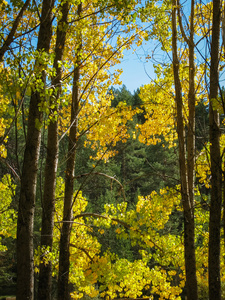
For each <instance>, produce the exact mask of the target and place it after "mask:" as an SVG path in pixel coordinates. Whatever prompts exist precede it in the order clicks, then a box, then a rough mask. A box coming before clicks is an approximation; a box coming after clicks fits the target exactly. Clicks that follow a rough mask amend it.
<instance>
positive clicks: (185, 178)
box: [172, 0, 198, 300]
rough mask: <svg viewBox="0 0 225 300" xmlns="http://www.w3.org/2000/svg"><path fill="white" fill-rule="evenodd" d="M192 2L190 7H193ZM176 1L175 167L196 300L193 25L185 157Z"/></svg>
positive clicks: (189, 284) (190, 290)
mask: <svg viewBox="0 0 225 300" xmlns="http://www.w3.org/2000/svg"><path fill="white" fill-rule="evenodd" d="M193 6H194V5H193V2H192V9H194V7H193ZM176 12H177V2H176V0H173V10H172V52H173V73H174V85H175V100H176V111H177V134H178V143H179V168H180V178H181V197H182V204H183V210H184V253H185V272H186V289H187V300H197V299H198V291H197V278H196V259H195V224H194V163H195V159H194V157H195V153H194V152H195V93H194V44H193V24H192V25H191V26H190V28H192V30H191V32H192V33H191V35H190V38H189V42H188V44H189V95H188V102H189V123H188V136H187V160H186V145H185V133H184V118H183V100H182V87H181V82H180V77H179V58H178V55H177V22H176V19H177V14H176Z"/></svg>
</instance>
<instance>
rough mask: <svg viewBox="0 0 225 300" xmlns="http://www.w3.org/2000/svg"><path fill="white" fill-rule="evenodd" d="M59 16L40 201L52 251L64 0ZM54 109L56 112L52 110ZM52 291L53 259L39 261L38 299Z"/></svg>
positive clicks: (45, 241)
mask: <svg viewBox="0 0 225 300" xmlns="http://www.w3.org/2000/svg"><path fill="white" fill-rule="evenodd" d="M61 12H62V18H61V19H60V21H59V23H58V27H57V37H56V46H55V59H54V65H53V67H54V69H55V70H56V75H55V77H54V78H53V79H52V86H54V87H55V90H56V95H54V97H53V98H52V99H51V105H54V108H53V111H52V117H53V119H52V120H51V122H50V124H49V126H48V142H47V158H46V166H45V184H44V196H43V203H42V206H43V207H42V229H41V247H44V248H47V247H48V249H49V251H52V242H53V227H54V210H55V186H56V172H57V166H58V121H57V119H56V120H55V119H54V118H57V112H58V103H57V102H58V100H59V97H60V94H61V78H62V67H61V65H59V62H61V61H62V59H63V51H64V47H65V40H66V30H65V29H63V28H65V26H64V25H65V24H67V16H68V12H69V3H68V1H66V2H65V3H64V4H63V5H62V8H61ZM55 112H56V115H55V114H54V113H55ZM51 291H52V263H51V261H49V262H48V263H47V264H46V263H42V264H41V265H40V273H39V286H38V299H39V300H50V299H51Z"/></svg>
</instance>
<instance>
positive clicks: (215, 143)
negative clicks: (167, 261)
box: [209, 0, 222, 300]
mask: <svg viewBox="0 0 225 300" xmlns="http://www.w3.org/2000/svg"><path fill="white" fill-rule="evenodd" d="M219 39H220V1H219V0H213V27H212V43H211V66H210V95H209V101H210V106H209V138H210V157H211V202H210V220H209V299H210V300H215V299H216V300H220V299H221V281H220V227H221V205H222V170H221V156H220V129H219V126H220V124H219V114H218V112H217V110H214V108H213V101H215V99H216V98H217V96H218V86H219V71H218V65H219Z"/></svg>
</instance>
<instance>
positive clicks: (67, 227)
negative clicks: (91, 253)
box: [58, 4, 82, 300]
mask: <svg viewBox="0 0 225 300" xmlns="http://www.w3.org/2000/svg"><path fill="white" fill-rule="evenodd" d="M81 11H82V4H79V5H78V12H77V14H78V16H80V14H81ZM77 41H78V43H80V46H79V47H78V50H77V59H76V61H75V69H74V77H73V91H72V103H71V119H70V131H69V144H68V153H67V165H66V175H65V196H64V207H63V223H62V228H61V237H60V245H59V251H60V252H59V273H58V300H69V299H70V291H69V270H70V249H69V244H70V233H71V228H72V217H73V207H72V206H73V193H74V171H75V157H76V147H77V138H78V137H77V131H78V114H79V79H80V66H79V61H80V51H81V48H82V44H81V34H80V33H78V37H77Z"/></svg>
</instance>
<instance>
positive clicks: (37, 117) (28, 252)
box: [17, 1, 54, 299]
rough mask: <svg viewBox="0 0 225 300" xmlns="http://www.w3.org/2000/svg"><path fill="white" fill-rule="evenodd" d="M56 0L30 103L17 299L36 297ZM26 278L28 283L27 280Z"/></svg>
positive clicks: (44, 26) (45, 25) (41, 41)
mask: <svg viewBox="0 0 225 300" xmlns="http://www.w3.org/2000/svg"><path fill="white" fill-rule="evenodd" d="M53 5H54V1H43V4H42V12H41V18H40V28H39V35H38V43H37V52H38V55H39V57H37V60H36V65H35V69H36V72H37V73H36V74H35V76H36V83H35V84H34V87H33V89H32V93H31V98H30V107H29V117H28V128H27V138H26V147H25V152H24V161H23V169H22V175H21V189H20V200H19V208H18V221H17V299H33V289H34V283H33V281H34V279H33V278H34V277H33V276H34V273H33V272H34V267H33V222H34V208H35V197H36V182H37V172H38V159H39V151H40V138H41V129H40V126H38V125H37V124H38V123H41V122H42V111H40V109H39V107H40V105H41V102H42V101H44V99H43V98H44V95H43V94H44V87H45V80H46V73H45V71H44V69H45V67H46V65H45V63H44V59H45V58H44V57H45V56H46V55H48V53H49V48H50V41H51V38H52V9H53ZM24 282H26V284H24Z"/></svg>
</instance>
